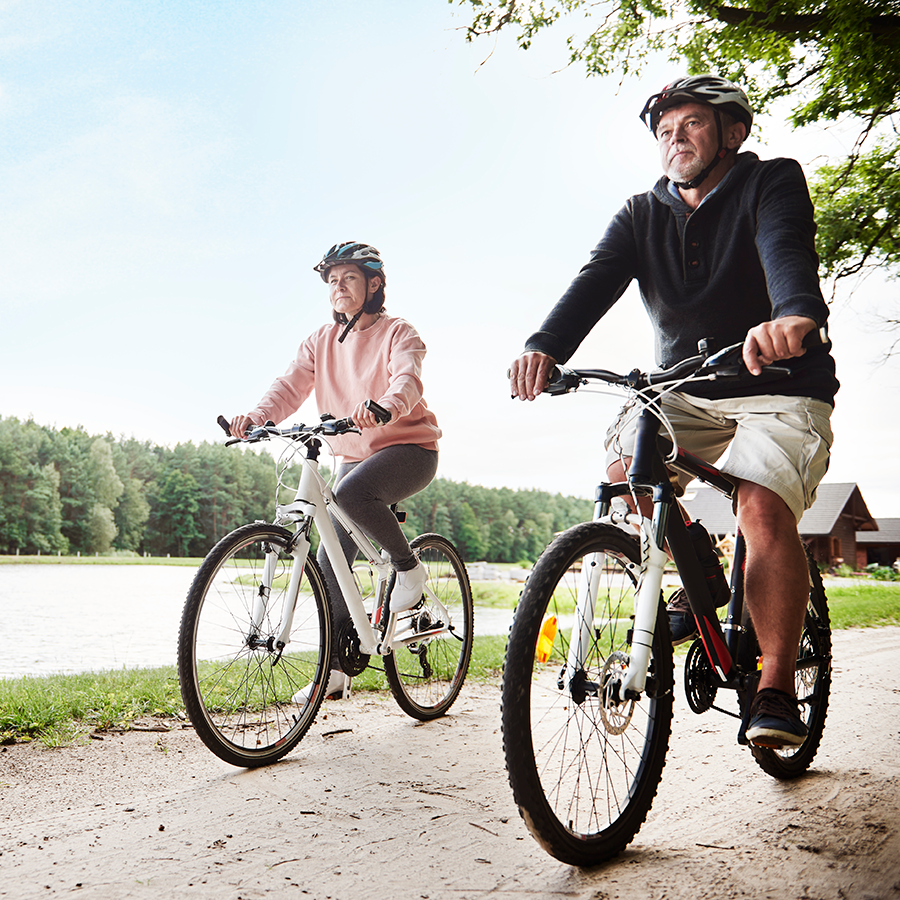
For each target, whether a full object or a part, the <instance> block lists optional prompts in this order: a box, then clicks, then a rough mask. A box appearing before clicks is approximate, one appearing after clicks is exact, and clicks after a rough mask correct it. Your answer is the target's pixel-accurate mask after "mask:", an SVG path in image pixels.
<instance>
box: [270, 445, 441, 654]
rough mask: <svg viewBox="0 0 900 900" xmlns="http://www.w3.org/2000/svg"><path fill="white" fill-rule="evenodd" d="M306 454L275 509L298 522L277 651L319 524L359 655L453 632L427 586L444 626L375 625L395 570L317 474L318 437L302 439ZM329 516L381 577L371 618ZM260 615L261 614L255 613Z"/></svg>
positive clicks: (279, 518) (282, 518)
mask: <svg viewBox="0 0 900 900" xmlns="http://www.w3.org/2000/svg"><path fill="white" fill-rule="evenodd" d="M304 447H305V449H306V453H305V455H304V454H299V458H300V460H301V462H302V464H303V472H302V474H301V476H300V483H299V485H298V486H297V491H296V494H295V496H294V499H293V501H292V502H291V503H288V504H285V505H279V506H277V507H276V517H275V524H276V525H285V524H289V523H290V524H295V525H297V526H298V527H297V531H296V535H295V538H294V542H293V544H292V547H291V554H292V556H293V557H294V564H293V566H292V569H291V580H290V584H289V588H288V592H287V595H286V597H285V604H286V605H287V606H288V607H289V608H288V609H286V610H285V615H284V617H283V621H284V627H283V628H282V630H281V633H280V635H279V638H278V646H279V649H283V648H284V647H285V646H286V645H287V642H288V635H289V634H290V628H291V624H292V621H293V612H294V607H295V604H296V602H297V593H298V590H299V586H300V581H301V579H302V577H303V569H304V567H305V566H306V559H307V557H308V555H309V550H310V546H311V544H310V540H309V536H310V529H311V527H312V525H313V524H315V527H316V529H317V530H318V532H319V538H320V540H321V542H322V545H323V547H324V548H325V553H326V555H327V556H328V560H329V562H330V563H331V566H332V569H333V571H334V575H335V578H336V580H337V583H338V586H339V587H340V589H341V593H342V594H343V596H344V600H345V602H346V604H347V609H348V611H349V613H350V618H351V620H352V621H353V625H354V627H355V628H356V632H357V634H358V635H359V645H360V651H361V652H362V653H363V654H365V655H367V656H387V655H388V654H389V653H391V652H392V651H393V649H394V647H397V646H403V645H404V644H407V643H410V642H412V641H423V640H427V639H428V638H431V637H435V636H436V635H439V634H443V633H444V632H447V631H450V630H451V629H452V626H453V622H452V620H451V616H450V612H449V610H447V608H446V607H445V606H444V604H443V603H441V601H440V600H439V599H438V598H437V597H436V596H435V595H434V592H433V591H432V590H431V588H430V587H429V586H427V585H426V587H425V591H426V593H427V594H428V597H429V600H430V601H431V602H433V603H434V604H436V605H437V606H438V608H439V609H440V610H441V612H442V614H443V617H444V618H443V620H442V621H443V622H445V623H446V624H445V625H442V626H441V627H440V628H435V629H433V630H431V631H425V632H421V631H419V632H416V631H415V630H414V629H413V630H412V633H411V634H405V633H404V632H403V631H401V632H397V619H398V616H397V614H396V613H394V612H393V611H392V612H391V614H390V617H389V619H388V622H387V625H386V627H385V629H384V634H383V635H380V634H379V632H378V631H377V630H376V628H375V627H374V625H377V624H378V622H379V609H383V603H384V599H385V595H386V592H387V586H388V583H389V581H390V578H391V575H392V572H393V567H392V566H391V563H390V561H389V560H388V559H387V557H386V554H384V553H383V552H382V551H380V550H378V549H377V548H376V547H375V545H374V544H373V543H372V542H371V541H370V540H369V539H368V537H366V535H365V534H364V533H363V532H362V529H360V528H359V526H357V525H356V524H355V523H354V522H353V521H352V520H351V519H350V518H349V516H347V514H346V513H345V512H344V511H343V510H342V509H341V508H340V506H339V505H338V503H337V501H336V500H335V498H334V493H333V491H332V489H331V487H330V486H329V484H328V483H327V482H326V481H325V479H324V478H323V477H322V475H321V473H320V472H319V460H318V456H319V450H320V448H321V441H320V440H319V439H318V438H312V439H307V440H305V441H304ZM331 516H334V517H335V519H337V521H338V523H339V524H340V526H341V527H342V528H343V529H344V530H345V531H346V532H347V533H348V534H349V535H350V537H351V538H352V540H353V542H354V543H355V544H356V546H357V548H358V549H359V551H360V552H361V553H362V554H363V557H364V558H365V561H366V562H367V563H368V564H369V566H370V567H371V568H372V569H374V570H375V572H377V574H378V579H377V583H376V587H375V595H374V596H375V606H374V609H373V610H372V617H371V619H370V616H369V613H368V612H367V610H366V605H365V600H364V599H363V596H362V594H361V592H360V590H359V586H358V584H357V582H356V578H355V577H354V575H353V571H352V569H351V567H350V564H348V562H347V560H346V558H345V556H344V551H343V548H342V547H341V542H340V538H339V537H338V534H337V531H336V529H335V527H334V523H333V522H332V520H331ZM274 559H275V554H272V562H273V563H274ZM268 563H269V560H267V566H266V569H265V572H264V583H263V589H262V591H261V592H260V596H259V597H258V598H257V601H256V610H255V612H254V619H253V621H254V623H259V622H260V621H261V620H262V615H263V612H264V610H265V603H266V599H267V597H266V596H264V595H263V594H264V592H265V593H266V594H267V593H268V591H270V590H271V586H272V580H271V579H272V567H271V566H269V565H268ZM257 611H258V612H257Z"/></svg>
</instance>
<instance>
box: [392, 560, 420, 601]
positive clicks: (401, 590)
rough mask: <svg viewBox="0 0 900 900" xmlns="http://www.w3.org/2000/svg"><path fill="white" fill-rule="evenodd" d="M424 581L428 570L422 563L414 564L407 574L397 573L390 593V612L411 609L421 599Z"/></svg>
mask: <svg viewBox="0 0 900 900" xmlns="http://www.w3.org/2000/svg"><path fill="white" fill-rule="evenodd" d="M426 581H428V569H426V568H425V566H423V565H422V563H416V567H415V568H414V569H410V570H409V571H408V572H398V573H397V578H396V580H395V581H394V589H393V590H392V591H391V612H404V611H405V610H407V609H412V608H413V607H414V606H415V605H416V604H417V603H418V602H419V601H420V600H421V599H422V591H423V590H424V588H425V582H426Z"/></svg>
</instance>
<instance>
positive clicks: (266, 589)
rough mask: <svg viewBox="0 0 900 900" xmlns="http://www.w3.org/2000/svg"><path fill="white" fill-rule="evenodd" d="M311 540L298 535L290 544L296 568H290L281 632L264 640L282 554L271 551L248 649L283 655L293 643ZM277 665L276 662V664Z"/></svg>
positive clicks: (258, 598) (267, 560)
mask: <svg viewBox="0 0 900 900" xmlns="http://www.w3.org/2000/svg"><path fill="white" fill-rule="evenodd" d="M309 548H310V543H309V538H308V537H307V536H306V534H305V533H303V532H302V531H301V532H298V533H297V535H296V536H295V537H294V540H293V542H292V544H291V556H293V557H294V564H293V566H291V580H290V582H289V584H288V590H287V593H286V594H285V596H284V610H283V611H282V616H281V631H280V632H279V633H278V634H277V635H275V636H274V637H271V638H267V639H266V640H263V639H262V638H261V637H260V634H262V633H264V630H263V622H264V620H265V617H266V612H267V611H268V609H269V598H270V597H271V596H272V582H273V581H274V579H275V569H276V566H277V565H278V559H279V553H278V551H277V550H276V549H274V548H272V549H270V550H268V551H267V552H266V561H265V563H264V565H263V572H262V578H261V579H260V582H259V584H258V585H257V588H256V599H255V600H254V601H253V614H252V618H251V620H250V634H249V635H248V637H247V645H248V646H249V647H251V648H252V649H267V650H269V651H273V652H276V653H278V655H279V656H280V655H281V652H282V651H283V650H284V648H285V647H286V646H287V644H288V641H289V640H290V634H291V626H292V625H293V623H294V610H295V609H296V607H297V595H298V594H299V592H300V580H301V579H302V578H303V570H304V569H305V568H306V558H307V556H308V555H309ZM275 661H276V662H277V661H278V660H277V658H276V660H275Z"/></svg>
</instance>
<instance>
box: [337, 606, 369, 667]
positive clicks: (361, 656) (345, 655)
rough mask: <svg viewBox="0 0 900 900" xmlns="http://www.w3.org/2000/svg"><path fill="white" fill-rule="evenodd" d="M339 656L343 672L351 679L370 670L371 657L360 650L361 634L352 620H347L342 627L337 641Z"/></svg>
mask: <svg viewBox="0 0 900 900" xmlns="http://www.w3.org/2000/svg"><path fill="white" fill-rule="evenodd" d="M337 656H338V661H339V662H340V664H341V669H342V671H343V672H344V674H346V675H350V676H351V677H355V676H357V675H362V673H363V672H365V670H366V669H367V668H368V665H369V659H370V658H371V657H369V655H368V654H366V653H363V652H362V651H361V650H360V649H359V634H358V633H357V631H356V627H355V626H354V624H353V620H352V619H347V621H346V622H344V624H343V625H342V626H341V630H340V634H338V641H337Z"/></svg>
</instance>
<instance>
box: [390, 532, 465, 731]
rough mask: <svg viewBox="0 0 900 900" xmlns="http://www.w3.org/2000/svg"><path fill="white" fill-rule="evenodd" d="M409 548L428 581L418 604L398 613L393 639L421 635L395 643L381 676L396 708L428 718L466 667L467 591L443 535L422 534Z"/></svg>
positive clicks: (454, 691)
mask: <svg viewBox="0 0 900 900" xmlns="http://www.w3.org/2000/svg"><path fill="white" fill-rule="evenodd" d="M410 547H412V549H413V551H414V552H415V554H416V556H418V558H419V561H420V562H421V563H422V564H423V565H424V566H425V567H426V568H427V569H428V583H427V585H426V587H425V593H424V594H423V597H422V601H421V602H420V603H419V605H418V606H415V607H413V608H412V609H411V610H409V611H408V612H404V613H400V614H399V616H398V622H397V632H396V635H395V638H402V637H403V635H404V633H406V634H409V633H410V630H412V632H413V633H423V634H425V635H426V637H423V638H422V639H421V640H416V641H412V642H408V643H406V645H405V646H402V647H401V646H395V647H394V649H393V652H392V653H391V654H390V655H388V656H386V657H385V658H384V674H385V675H386V676H387V681H388V684H389V685H390V688H391V693H392V694H393V695H394V699H395V700H396V701H397V704H398V705H399V707H400V708H401V709H402V710H403V711H404V712H405V713H406V714H407V715H409V716H412V717H413V718H414V719H419V720H421V721H428V720H429V719H436V718H438V717H439V716H442V715H444V713H446V712H447V710H448V709H450V707H451V706H452V705H453V703H454V701H455V700H456V698H457V697H458V696H459V692H460V690H461V689H462V686H463V682H464V681H465V679H466V673H467V672H468V671H469V660H470V659H471V656H472V642H473V640H474V635H473V623H474V611H473V606H472V589H471V587H470V586H469V576H468V575H467V574H466V567H465V565H463V561H462V558H461V557H460V555H459V553H458V552H457V551H456V548H455V547H454V546H453V544H451V543H450V541H448V540H447V539H446V538H445V537H441V535H439V534H421V535H419V536H418V537H417V538H415V539H414V540H413V541H411V542H410ZM448 616H449V619H448ZM429 632H433V634H432V636H430V637H429V636H427V635H428V634H429Z"/></svg>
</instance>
